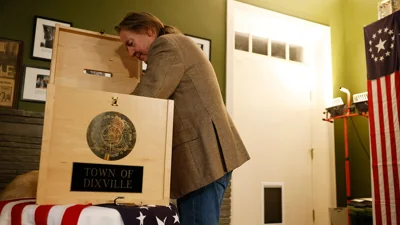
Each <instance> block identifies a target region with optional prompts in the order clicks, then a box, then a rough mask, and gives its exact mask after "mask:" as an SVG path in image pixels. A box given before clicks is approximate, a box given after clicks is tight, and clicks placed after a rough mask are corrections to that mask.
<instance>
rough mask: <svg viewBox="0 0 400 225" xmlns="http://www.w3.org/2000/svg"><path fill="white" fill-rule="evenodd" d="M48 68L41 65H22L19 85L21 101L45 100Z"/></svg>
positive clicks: (48, 74)
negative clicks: (22, 73) (22, 69)
mask: <svg viewBox="0 0 400 225" xmlns="http://www.w3.org/2000/svg"><path fill="white" fill-rule="evenodd" d="M49 80H50V70H49V69H47V68H42V67H32V66H24V75H23V79H22V85H21V87H22V88H21V101H27V102H42V103H44V102H46V94H47V84H48V83H49Z"/></svg>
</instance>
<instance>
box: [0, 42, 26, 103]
mask: <svg viewBox="0 0 400 225" xmlns="http://www.w3.org/2000/svg"><path fill="white" fill-rule="evenodd" d="M23 46H24V43H23V42H22V41H18V40H12V39H7V38H0V107H7V108H17V105H18V104H17V103H18V89H19V86H18V84H19V82H20V77H21V63H22V54H23Z"/></svg>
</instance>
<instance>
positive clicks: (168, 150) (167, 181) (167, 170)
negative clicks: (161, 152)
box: [164, 101, 174, 201]
mask: <svg viewBox="0 0 400 225" xmlns="http://www.w3.org/2000/svg"><path fill="white" fill-rule="evenodd" d="M167 110H168V111H167V121H166V124H167V126H166V130H165V139H166V144H165V167H164V199H168V201H169V199H170V193H171V192H170V189H171V162H172V132H173V120H174V119H173V118H174V101H168V109H167Z"/></svg>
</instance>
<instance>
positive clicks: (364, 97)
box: [353, 92, 368, 103]
mask: <svg viewBox="0 0 400 225" xmlns="http://www.w3.org/2000/svg"><path fill="white" fill-rule="evenodd" d="M366 101H368V92H363V93H359V94H355V95H353V102H354V103H358V102H366Z"/></svg>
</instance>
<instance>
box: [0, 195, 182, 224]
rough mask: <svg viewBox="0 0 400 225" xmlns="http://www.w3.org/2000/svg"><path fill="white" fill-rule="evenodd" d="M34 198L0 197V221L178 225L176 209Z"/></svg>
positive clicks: (172, 207) (14, 222)
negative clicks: (38, 201)
mask: <svg viewBox="0 0 400 225" xmlns="http://www.w3.org/2000/svg"><path fill="white" fill-rule="evenodd" d="M35 203H36V199H34V198H27V199H13V200H7V201H0V225H179V224H180V222H179V215H178V209H177V207H176V206H175V205H173V204H172V203H171V204H169V206H158V205H143V206H124V205H113V204H100V205H92V204H87V205H82V204H68V205H36V204H35Z"/></svg>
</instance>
